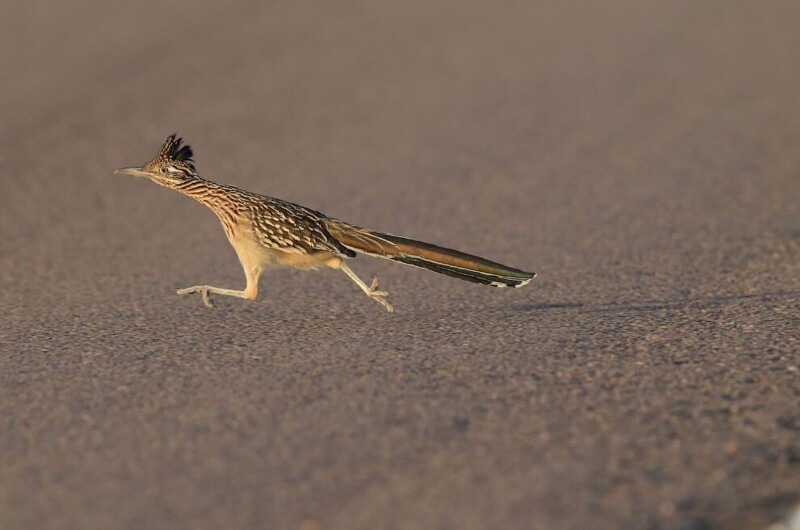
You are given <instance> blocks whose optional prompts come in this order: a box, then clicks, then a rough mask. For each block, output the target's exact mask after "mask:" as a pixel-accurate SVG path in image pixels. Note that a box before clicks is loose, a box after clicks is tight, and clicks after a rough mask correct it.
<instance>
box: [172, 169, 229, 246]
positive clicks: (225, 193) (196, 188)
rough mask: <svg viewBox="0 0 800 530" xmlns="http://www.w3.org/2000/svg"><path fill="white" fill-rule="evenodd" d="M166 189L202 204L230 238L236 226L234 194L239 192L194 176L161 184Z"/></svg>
mask: <svg viewBox="0 0 800 530" xmlns="http://www.w3.org/2000/svg"><path fill="white" fill-rule="evenodd" d="M163 185H164V186H167V187H168V188H172V189H174V190H175V191H178V192H180V193H183V194H184V195H188V196H189V197H191V198H192V199H194V200H196V201H197V202H199V203H201V204H204V205H205V206H207V207H208V208H209V209H210V210H211V211H213V212H214V213H215V214H216V215H217V217H218V218H219V220H220V221H221V222H222V225H223V227H224V228H225V233H226V234H228V236H229V237H230V232H231V230H232V229H233V226H234V225H235V224H236V219H237V217H238V216H237V214H236V211H237V209H238V208H237V202H236V200H235V197H237V195H238V194H237V193H236V192H240V190H239V189H238V188H236V187H234V186H226V185H224V184H218V183H216V182H212V181H210V180H206V179H204V178H201V177H197V176H195V177H194V178H191V179H186V180H182V181H180V182H170V183H168V184H167V183H165V184H163Z"/></svg>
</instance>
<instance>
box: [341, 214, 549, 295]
mask: <svg viewBox="0 0 800 530" xmlns="http://www.w3.org/2000/svg"><path fill="white" fill-rule="evenodd" d="M327 228H328V231H329V232H330V234H331V235H332V236H333V237H335V238H336V239H337V240H339V242H340V243H341V244H342V245H344V246H345V247H347V248H349V249H351V250H355V251H357V252H363V253H364V254H369V255H371V256H377V257H379V258H386V259H390V260H393V261H399V262H400V263H406V264H408V265H414V266H415V267H421V268H423V269H428V270H430V271H433V272H438V273H439V274H446V275H447V276H452V277H454V278H460V279H462V280H466V281H468V282H474V283H481V284H484V285H494V286H496V287H522V286H523V285H525V284H527V283H528V282H530V281H531V280H532V279H533V277H534V276H536V273H534V272H525V271H521V270H519V269H514V268H511V267H507V266H505V265H501V264H500V263H495V262H494V261H489V260H487V259H483V258H480V257H478V256H472V255H470V254H465V253H464V252H459V251H458V250H452V249H449V248H444V247H440V246H437V245H432V244H431V243H424V242H422V241H414V240H413V239H407V238H405V237H400V236H393V235H391V234H384V233H381V232H375V231H374V230H368V229H366V228H360V227H357V226H352V225H348V224H346V223H343V222H341V221H334V222H330V223H328V225H327Z"/></svg>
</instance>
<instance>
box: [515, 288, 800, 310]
mask: <svg viewBox="0 0 800 530" xmlns="http://www.w3.org/2000/svg"><path fill="white" fill-rule="evenodd" d="M786 298H800V291H778V292H767V293H752V294H731V295H720V296H707V297H693V298H686V299H683V300H649V301H647V300H645V301H642V300H621V301H617V302H610V303H605V304H592V303H584V302H543V303H538V304H518V305H517V306H516V309H517V310H519V311H526V312H536V311H551V310H562V309H579V310H581V311H582V312H587V313H602V312H618V311H640V312H641V311H663V310H667V309H702V308H709V307H717V306H721V305H725V304H728V303H732V302H738V301H747V300H752V301H759V302H765V301H769V300H782V299H786Z"/></svg>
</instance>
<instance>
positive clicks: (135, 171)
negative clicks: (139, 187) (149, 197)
mask: <svg viewBox="0 0 800 530" xmlns="http://www.w3.org/2000/svg"><path fill="white" fill-rule="evenodd" d="M114 173H122V174H124V175H136V176H137V177H146V176H147V173H146V172H145V171H144V169H142V168H140V167H123V168H120V169H118V170H116V171H114Z"/></svg>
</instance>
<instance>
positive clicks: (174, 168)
mask: <svg viewBox="0 0 800 530" xmlns="http://www.w3.org/2000/svg"><path fill="white" fill-rule="evenodd" d="M192 155H193V153H192V149H191V147H189V146H188V145H184V144H183V141H182V139H181V138H176V135H175V134H173V135H171V136H168V137H167V139H166V140H164V144H163V145H162V146H161V149H160V150H159V152H158V154H157V155H156V157H155V158H154V159H153V160H152V161H151V162H150V163H148V164H146V165H144V166H142V167H126V168H122V169H118V170H117V171H115V173H125V174H128V175H136V176H140V177H146V178H149V179H150V180H152V181H153V182H155V183H156V184H160V185H161V186H165V187H167V188H171V189H173V190H176V191H179V192H181V193H183V194H184V195H188V196H189V197H191V198H193V199H194V200H196V201H198V202H200V203H202V204H204V205H206V206H208V207H209V208H210V209H211V211H212V212H214V213H215V214H216V216H217V217H218V218H219V220H220V222H221V223H222V228H223V229H224V230H225V235H226V236H228V241H230V243H231V245H232V246H233V248H234V249H235V250H236V254H237V255H238V256H239V261H240V262H241V263H242V267H243V268H244V274H245V277H246V278H247V286H246V287H245V288H244V290H242V291H237V290H234V289H222V288H220V287H212V286H211V285H195V286H194V287H188V288H186V289H178V291H177V293H178V294H179V295H186V294H193V293H200V295H201V297H202V299H203V303H204V304H205V305H206V306H208V307H213V306H214V304H213V302H212V300H211V293H214V294H221V295H226V296H235V297H237V298H246V299H248V300H255V298H256V296H258V279H259V277H260V276H261V273H262V272H263V270H264V269H265V268H266V267H269V266H270V265H283V266H286V267H292V268H295V269H316V268H319V267H330V268H332V269H339V270H341V271H343V272H344V273H345V274H347V275H348V276H349V277H350V279H351V280H353V281H354V282H355V283H356V285H358V286H359V287H360V288H361V290H362V291H364V292H365V293H366V294H367V296H369V297H370V298H372V299H373V300H375V301H377V302H378V303H380V304H381V305H382V306H383V307H385V308H386V310H387V311H389V312H390V313H391V312H392V311H393V309H392V306H391V305H390V304H389V302H388V300H387V297H388V293H386V292H385V291H379V290H378V280H377V278H374V277H373V278H372V284H371V285H367V284H366V283H364V282H363V281H361V279H360V278H359V277H358V276H356V274H355V273H354V272H353V271H352V270H350V267H348V266H347V265H346V264H345V262H344V258H354V257H355V256H356V252H361V253H363V254H368V255H370V256H377V257H379V258H386V259H390V260H393V261H399V262H400V263H406V264H408V265H414V266H416V267H421V268H423V269H428V270H431V271H434V272H438V273H440V274H446V275H448V276H453V277H455V278H460V279H462V280H467V281H469V282H475V283H482V284H485V285H494V286H497V287H522V286H523V285H525V284H527V283H528V282H529V281H531V280H532V279H533V277H534V276H535V274H534V273H532V272H524V271H521V270H518V269H513V268H511V267H507V266H505V265H501V264H499V263H495V262H493V261H489V260H486V259H483V258H479V257H477V256H471V255H469V254H465V253H463V252H459V251H457V250H452V249H449V248H443V247H439V246H437V245H432V244H430V243H423V242H422V241H414V240H413V239H407V238H405V237H399V236H393V235H390V234H385V233H383V232H376V231H375V230H369V229H367V228H361V227H358V226H355V225H351V224H348V223H345V222H343V221H339V220H338V219H334V218H332V217H328V216H326V215H324V214H322V213H320V212H317V211H315V210H312V209H310V208H305V207H304V206H300V205H297V204H292V203H290V202H286V201H283V200H281V199H275V198H273V197H267V196H264V195H258V194H256V193H250V192H248V191H244V190H242V189H239V188H236V187H234V186H226V185H223V184H217V183H216V182H211V181H210V180H206V179H204V178H202V177H200V175H198V174H197V170H195V167H194V163H193V160H192Z"/></svg>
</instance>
